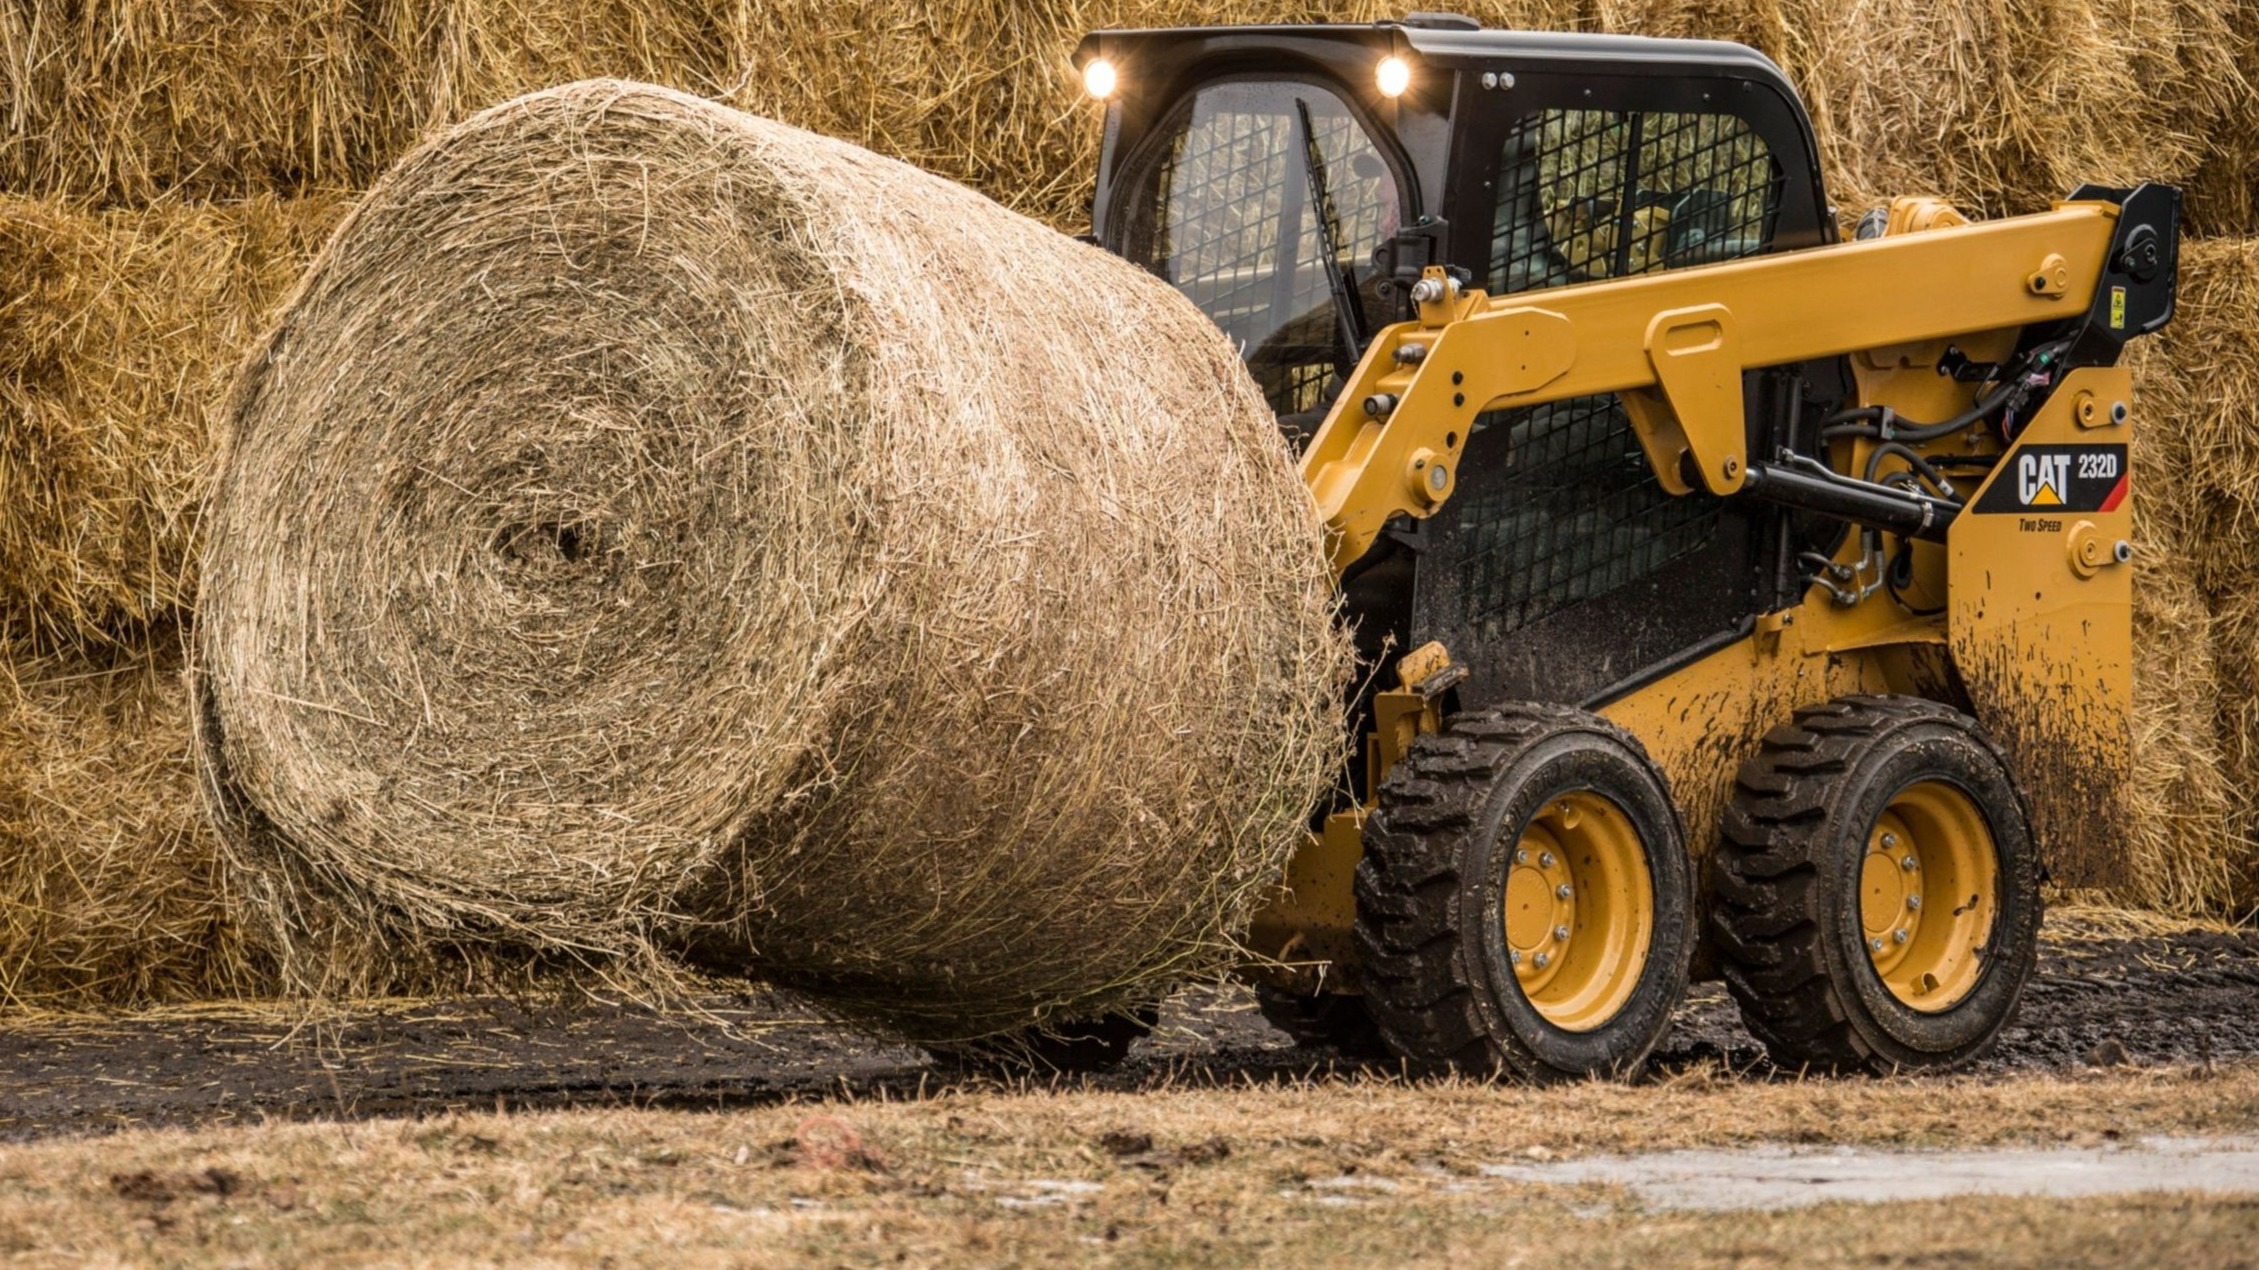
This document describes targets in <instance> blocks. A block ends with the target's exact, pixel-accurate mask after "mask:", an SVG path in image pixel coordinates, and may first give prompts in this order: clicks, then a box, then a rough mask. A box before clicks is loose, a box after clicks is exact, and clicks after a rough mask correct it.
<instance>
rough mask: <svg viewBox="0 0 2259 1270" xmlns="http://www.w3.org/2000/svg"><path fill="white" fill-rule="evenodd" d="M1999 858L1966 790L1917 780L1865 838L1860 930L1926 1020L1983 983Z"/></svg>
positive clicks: (1887, 980) (1880, 969)
mask: <svg viewBox="0 0 2259 1270" xmlns="http://www.w3.org/2000/svg"><path fill="white" fill-rule="evenodd" d="M1999 872H2000V855H1999V851H1998V849H1997V848H1996V847H1995V846H1994V845H1993V841H1992V827H1991V826H1990V825H1989V824H1987V823H1986V822H1985V818H1984V812H1983V811H1982V810H1980V809H1979V808H1978V807H1977V804H1976V802H1975V800H1973V799H1971V798H1970V797H1969V795H1968V794H1967V793H1965V792H1964V791H1963V790H1962V789H1961V788H1960V787H1959V786H1957V785H1950V784H1947V783H1946V782H1944V781H1918V782H1916V783H1915V784H1912V785H1909V786H1907V787H1906V788H1905V789H1902V790H1900V791H1899V792H1898V794H1897V796H1896V797H1894V798H1892V799H1891V800H1890V805H1889V806H1887V807H1885V808H1884V809H1883V814H1882V815H1881V816H1879V817H1877V818H1876V820H1875V823H1874V826H1873V827H1872V828H1871V829H1870V830H1869V831H1868V834H1867V854H1866V858H1865V859H1864V860H1862V861H1861V862H1860V866H1859V925H1860V935H1861V937H1862V938H1863V939H1864V940H1865V941H1866V951H1867V955H1868V957H1869V958H1870V959H1871V960H1872V961H1873V962H1874V965H1875V973H1876V974H1878V975H1880V976H1881V977H1882V981H1883V986H1884V987H1887V988H1889V989H1890V992H1891V995H1892V996H1895V997H1897V998H1898V999H1899V1000H1900V1001H1901V1002H1903V1003H1905V1004H1906V1005H1908V1006H1911V1007H1913V1008H1914V1009H1916V1010H1920V1011H1923V1012H1924V1013H1931V1014H1934V1013H1936V1012H1938V1011H1941V1010H1945V1009H1949V1008H1951V1007H1952V1006H1953V1005H1954V1004H1955V1003H1956V1002H1958V1001H1960V1000H1961V998H1963V997H1965V996H1967V995H1969V992H1970V990H1971V989H1973V988H1975V987H1976V986H1977V980H1978V979H1979V978H1981V977H1983V975H1984V958H1985V953H1986V952H1987V945H1988V944H1989V943H1990V942H1991V940H1992V919H1993V916H1994V912H1995V908H1996V901H1995V899H1994V896H1995V894H1996V892H1997V887H1996V885H1995V884H1996V882H1997V881H1998V878H1999Z"/></svg>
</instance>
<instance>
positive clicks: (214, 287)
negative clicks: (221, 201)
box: [0, 197, 343, 650]
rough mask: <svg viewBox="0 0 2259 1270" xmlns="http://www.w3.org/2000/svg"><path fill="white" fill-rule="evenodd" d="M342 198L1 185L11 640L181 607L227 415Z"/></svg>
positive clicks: (125, 631) (103, 629)
mask: <svg viewBox="0 0 2259 1270" xmlns="http://www.w3.org/2000/svg"><path fill="white" fill-rule="evenodd" d="M342 211H343V206H342V204H341V203H340V202H339V201H338V200H335V199H301V200H297V201H294V202H282V201H278V200H276V199H274V198H271V197H261V198H257V199H253V200H251V201H249V202H246V203H243V204H239V205H235V206H232V207H208V206H200V205H187V206H171V205H168V206H165V207H159V208H152V209H147V210H123V211H110V212H90V211H81V210H79V209H75V208H71V207H68V206H57V205H55V204H52V203H47V202H40V201H35V200H30V199H22V198H0V414H4V415H5V417H6V419H7V429H6V432H5V433H4V434H0V637H4V638H5V639H7V640H10V641H13V642H17V643H26V644H28V645H30V646H32V647H37V648H41V649H59V650H91V649H114V648H119V647H125V648H135V647H139V646H141V644H142V643H143V634H144V632H145V631H147V630H148V628H149V627H150V626H151V625H152V624H156V625H162V626H168V627H169V626H170V625H171V624H172V623H173V622H175V621H176V620H177V618H178V616H179V615H180V613H181V612H182V611H183V610H184V609H185V608H186V607H187V606H188V604H189V603H190V602H191V601H192V599H193V597H194V595H195V579H194V576H193V570H192V568H191V566H192V564H193V561H194V555H195V552H194V546H193V540H192V529H193V524H194V521H195V517H196V510H197V503H198V500H199V498H200V496H201V494H202V491H203V483H202V479H201V478H202V470H203V468H204V466H205V465H206V463H207V462H208V460H209V458H210V455H211V435H212V434H211V429H210V421H209V418H208V415H209V413H210V409H211V407H212V406H214V405H216V404H217V400H218V398H219V397H220V395H221V393H222V391H223V390H224V388H225V386H226V384H227V381H228V379H229V378H230V377H231V376H232V375H233V374H234V371H235V367H236V364H237V362H238V361H239V360H241V358H242V356H243V354H244V352H245V351H246V350H247V349H249V348H250V347H251V344H252V341H253V340H254V339H255V338H256V336H257V335H258V333H259V329H260V324H261V323H262V321H263V320H264V318H265V316H266V313H267V312H268V310H269V309H270V308H271V306H272V305H273V304H274V303H275V302H276V301H278V300H280V299H281V298H282V297H283V296H284V295H285V294H287V293H288V291H289V289H290V287H291V285H292V284H293V283H295V282H296V281H297V279H298V275H299V274H300V273H301V272H302V271H303V270H304V269H305V265H306V260H307V259H308V257H310V256H311V255H312V254H313V251H314V249H315V248H316V247H318V246H319V245H320V244H321V242H322V239H323V238H324V237H326V236H327V235H328V232H329V229H330V227H331V226H332V225H333V224H334V223H335V222H336V219H337V217H338V215H339V214H340V213H341V212H342Z"/></svg>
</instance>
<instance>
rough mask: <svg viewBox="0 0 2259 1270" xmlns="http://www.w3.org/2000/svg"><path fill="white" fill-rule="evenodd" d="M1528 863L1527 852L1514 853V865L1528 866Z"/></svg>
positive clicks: (1528, 855) (1528, 854)
mask: <svg viewBox="0 0 2259 1270" xmlns="http://www.w3.org/2000/svg"><path fill="white" fill-rule="evenodd" d="M1529 862H1530V853H1529V852H1527V851H1516V852H1515V853H1514V863H1516V864H1528V863H1529Z"/></svg>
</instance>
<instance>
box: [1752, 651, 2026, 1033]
mask: <svg viewBox="0 0 2259 1270" xmlns="http://www.w3.org/2000/svg"><path fill="white" fill-rule="evenodd" d="M1938 779H1942V780H1946V781H1950V782H1952V783H1954V784H1957V785H1959V786H1960V787H1961V788H1962V789H1963V790H1964V791H1965V792H1967V793H1968V794H1970V795H1971V796H1972V797H1973V798H1974V800H1975V802H1976V804H1977V806H1978V808H1979V809H1980V810H1981V811H1982V813H1983V814H1984V817H1985V821H1986V823H1987V825H1988V826H1989V827H1990V828H1991V830H1992V837H1993V844H1994V848H1995V851H1996V854H1997V856H1998V865H1999V871H1998V878H1999V893H1998V895H1997V896H1996V897H1995V902H1996V903H1997V905H1998V908H1997V910H1996V912H1997V915H1996V917H1995V918H1994V924H1993V935H1992V940H1991V943H1990V945H1989V946H1990V947H1992V948H1994V949H1996V950H1998V951H1997V952H1996V953H1995V955H1993V956H1991V957H1990V958H1989V960H1988V963H1987V965H1986V967H1985V970H1984V974H1983V977H1982V978H1980V979H1979V980H1978V981H1977V984H1976V986H1975V987H1973V988H1972V989H1970V991H1969V994H1968V995H1967V996H1965V997H1963V998H1962V999H1961V1000H1960V1001H1959V1002H1958V1003H1957V1004H1955V1005H1954V1006H1953V1007H1952V1008H1950V1009H1947V1010H1944V1011H1941V1012H1938V1013H1935V1014H1926V1013H1923V1012H1921V1011H1918V1010H1915V1009H1912V1008H1911V1007H1909V1006H1907V1005H1905V1004H1904V1003H1902V1002H1900V1001H1899V1000H1898V998H1897V997H1896V996H1894V995H1893V994H1892V993H1891V992H1890V990H1889V989H1888V988H1887V987H1885V986H1884V985H1883V982H1882V977H1881V976H1880V975H1878V974H1876V973H1875V970H1874V965H1873V962H1872V961H1871V960H1869V957H1868V954H1867V950H1866V946H1865V944H1864V937H1863V935H1862V932H1861V927H1860V916H1859V868H1860V863H1861V860H1862V857H1863V856H1864V854H1865V852H1866V844H1867V834H1868V831H1869V829H1870V828H1871V827H1872V825H1873V824H1874V821H1875V819H1876V818H1877V817H1878V816H1880V815H1881V814H1882V811H1883V809H1884V808H1885V807H1886V806H1888V805H1889V803H1890V800H1891V799H1892V798H1893V797H1894V796H1895V795H1896V794H1897V793H1898V791H1899V790H1902V789H1904V788H1905V787H1906V786H1908V785H1910V784H1912V783H1914V782H1915V781H1919V780H1938ZM2040 876H2041V869H2040V862H2039V854H2038V851H2037V849H2036V847H2035V846H2034V844H2033V842H2032V835H2031V820H2030V815H2029V812H2028V810H2027V809H2026V807H2025V804H2024V800H2023V797H2022V795H2021V793H2020V792H2019V791H2018V790H2017V788H2016V784H2015V781H2014V779H2013V778H2012V777H2011V776H2010V774H2009V770H2008V763H2007V759H2006V758H2005V756H2003V755H2002V754H2001V752H2000V749H1999V747H1997V746H1995V745H1994V744H1993V743H1992V741H1991V739H1990V738H1988V737H1987V736H1986V735H1985V733H1984V730H1983V728H1982V727H1980V726H1979V725H1978V724H1977V721H1976V720H1974V719H1972V718H1970V717H1969V716H1967V715H1965V714H1963V713H1961V712H1960V711H1958V710H1954V709H1952V708H1950V707H1947V706H1943V705H1939V704H1937V703H1936V702H1932V701H1926V700H1923V699H1921V698H1919V697H1899V696H1856V697H1844V698H1841V699H1839V700H1836V701H1832V702H1829V703H1828V704H1826V705H1822V706H1811V707H1807V708H1805V709H1802V710H1799V711H1797V712H1796V719H1795V722H1794V723H1789V724H1783V725H1782V726H1780V727H1777V728H1775V729H1773V730H1772V731H1771V732H1769V733H1767V734H1766V736H1765V739H1764V743H1763V746H1762V748H1760V749H1759V751H1758V753H1757V755H1756V757H1754V758H1752V759H1750V760H1749V761H1748V762H1746V763H1744V764H1743V765H1742V768H1741V771H1740V773H1739V775H1738V776H1737V777H1736V779H1735V784H1734V796H1733V801H1732V802H1731V804H1730V805H1729V806H1728V808H1727V811H1726V817H1725V824H1724V832H1723V834H1722V841H1721V842H1720V844H1719V847H1718V855H1717V858H1716V860H1715V862H1714V867H1713V868H1712V870H1711V887H1712V893H1713V899H1714V901H1715V902H1714V903H1713V904H1712V906H1711V911H1710V923H1711V930H1712V932H1713V933H1714V934H1715V935H1716V937H1717V942H1718V949H1719V954H1720V959H1721V963H1722V965H1721V968H1722V970H1723V971H1724V973H1725V979H1726V985H1727V986H1728V987H1729V988H1730V989H1731V990H1732V992H1733V995H1734V999H1735V1001H1736V1002H1738V1003H1739V1004H1740V1006H1741V1017H1742V1020H1743V1022H1744V1023H1745V1024H1747V1026H1748V1028H1749V1030H1750V1032H1751V1033H1753V1034H1754V1035H1755V1036H1756V1037H1757V1039H1758V1040H1759V1041H1762V1042H1763V1043H1764V1046H1765V1049H1766V1052H1767V1053H1769V1054H1770V1055H1771V1056H1772V1059H1773V1063H1774V1064H1775V1065H1776V1066H1779V1067H1787V1068H1800V1067H1812V1068H1823V1069H1831V1070H1841V1069H1852V1068H1862V1067H1863V1068H1867V1069H1869V1070H1873V1071H1884V1072H1887V1071H1894V1070H1905V1069H1915V1068H1936V1067H1951V1066H1955V1065H1958V1064H1962V1063H1966V1062H1968V1061H1970V1060H1972V1059H1974V1058H1976V1057H1977V1056H1979V1055H1981V1054H1982V1053H1984V1051H1985V1050H1986V1049H1988V1048H1990V1046H1991V1045H1992V1043H1993V1042H1994V1041H1995V1040H1996V1039H1997V1038H1998V1037H1999V1035H2000V1030H2001V1029H2002V1028H2004V1027H2006V1026H2007V1024H2008V1020H2009V1019H2010V1018H2011V1017H2013V1015H2014V1014H2015V1010H2016V1003H2017V1001H2018V1000H2019V999H2020V998H2021V997H2022V996H2023V991H2024V984H2025V982H2026V981H2027V980H2028V979H2029V978H2030V977H2031V971H2032V965H2033V962H2034V960H2035V959H2036V958H2037V956H2038V951H2039V922H2040V909H2041V900H2040V894H2039V885H2040Z"/></svg>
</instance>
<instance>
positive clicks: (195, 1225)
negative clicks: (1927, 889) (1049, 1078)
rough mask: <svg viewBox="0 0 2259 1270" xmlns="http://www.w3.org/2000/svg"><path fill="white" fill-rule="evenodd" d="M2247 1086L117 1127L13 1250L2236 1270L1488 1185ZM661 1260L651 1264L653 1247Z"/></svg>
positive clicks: (44, 1172)
mask: <svg viewBox="0 0 2259 1270" xmlns="http://www.w3.org/2000/svg"><path fill="white" fill-rule="evenodd" d="M2255 1127H2259V1069H2255V1068H2252V1067H2248V1066H2245V1067H2232V1068H2224V1069H2220V1070H2218V1071H2216V1072H2212V1073H2209V1074H2205V1073H2197V1072H2145V1073H2112V1074H2099V1073H2098V1074H2092V1075H2088V1076H2084V1077H2072V1078H2061V1077H2035V1078H2018V1079H2012V1080H2007V1081H2001V1080H1976V1079H1955V1080H1921V1081H1882V1080H1873V1081H1853V1082H1818V1083H1813V1084H1761V1085H1748V1084H1743V1083H1741V1082H1737V1081H1733V1080H1722V1079H1718V1078H1716V1077H1715V1076H1714V1075H1710V1074H1704V1073H1695V1074H1692V1075H1690V1076H1688V1077H1686V1078H1684V1079H1681V1080H1679V1081H1676V1082H1673V1083H1670V1084H1666V1085H1662V1086H1653V1087H1646V1088H1625V1087H1622V1086H1614V1085H1581V1086H1571V1087H1566V1088H1555V1089H1543V1090H1515V1091H1512V1092H1510V1093H1509V1092H1502V1091H1500V1090H1498V1089H1495V1088H1490V1087H1479V1086H1467V1085H1452V1084H1446V1085H1420V1086H1412V1087H1406V1086H1400V1085H1391V1084H1385V1083H1374V1082H1358V1083H1332V1082H1321V1083H1318V1084H1313V1085H1303V1086H1280V1087H1258V1088H1241V1089H1230V1090H1214V1089H1209V1090H1176V1091H1163V1092H1158V1093H1137V1094H1098V1093H1081V1092H1042V1091H1035V1092H1025V1093H1009V1092H951V1093H944V1094H941V1095H940V1096H937V1097H934V1098H932V1099H927V1100H920V1101H915V1102H908V1103H902V1102H892V1103H888V1102H846V1103H842V1102H833V1103H826V1104H818V1105H806V1104H802V1105H790V1106H780V1107H773V1108H769V1109H764V1110H759V1111H751V1112H743V1113H732V1114H695V1113H661V1112H638V1111H629V1110H621V1111H612V1112H595V1113H587V1112H582V1113H557V1114H538V1115H523V1116H502V1115H461V1116H449V1117H445V1118H440V1119H436V1120H423V1121H393V1122H376V1123H342V1124H306V1125H287V1126H254V1127H246V1128H231V1129H212V1130H195V1131H185V1132H183V1131H158V1132H150V1131H134V1132H125V1133H119V1134H116V1135H113V1136H107V1137H98V1138H87V1139H66V1140H53V1141H47V1142H42V1143H38V1144H34V1145H28V1146H18V1147H12V1148H0V1249H5V1250H6V1251H7V1252H9V1253H10V1254H12V1255H13V1256H15V1257H16V1258H18V1259H22V1260H26V1261H28V1262H31V1263H33V1264H42V1263H49V1262H53V1263H62V1262H70V1263H81V1262H85V1261H90V1260H91V1261H107V1260H111V1259H131V1260H144V1259H148V1260H161V1261H166V1262H183V1263H195V1264H203V1263H218V1262H226V1263H230V1264H245V1263H256V1264H264V1263H269V1262H279V1263H305V1262H314V1261H322V1262H329V1261H338V1260H349V1261H355V1262H379V1263H381V1262H389V1261H394V1260H401V1259H407V1260H417V1261H441V1262H471V1261H478V1262H484V1261H496V1260H511V1261H514V1260H521V1259H529V1258H530V1259H539V1260H543V1261H552V1260H554V1261H562V1262H567V1263H573V1264H580V1263H596V1262H601V1261H606V1260H608V1259H612V1258H618V1259H622V1260H628V1261H636V1262H641V1261H650V1260H653V1259H654V1258H655V1257H658V1256H664V1257H665V1258H666V1259H667V1260H668V1261H669V1262H670V1263H673V1264H695V1265H706V1264H729V1265H746V1264H802V1263H805V1262H808V1261H820V1262H823V1263H826V1264H832V1263H842V1262H852V1263H864V1262H882V1261H883V1262H890V1263H900V1264H911V1265H932V1266H962V1265H997V1264H1034V1263H1039V1262H1040V1263H1053V1262H1057V1261H1061V1260H1068V1259H1072V1260H1076V1261H1087V1262H1095V1263H1102V1264H1129V1265H1184V1264H1196V1265H1237V1264H1251V1263H1263V1264H1277V1263H1280V1262H1288V1263H1293V1264H1312V1265H1322V1266H1358V1265H1371V1264H1388V1265H1402V1264H1437V1265H1444V1264H1452V1265H1463V1264H1470V1263H1476V1264H1512V1262H1511V1261H1510V1260H1508V1259H1509V1258H1512V1257H1519V1258H1522V1259H1523V1260H1524V1261H1525V1262H1528V1263H1535V1264H1543V1265H1563V1264H1566V1265H1640V1264H1665V1263H1667V1264H1673V1265H1688V1264H1699V1265H1712V1264H1716V1265H1728V1264H1731V1265H1747V1264H1752V1263H1756V1264H1800V1265H1803V1264H1843V1263H1849V1264H1872V1263H1873V1259H1874V1257H1875V1254H1876V1251H1877V1249H1878V1248H1882V1249H1887V1250H1888V1252H1889V1254H1890V1256H1891V1257H1892V1258H1894V1259H1898V1258H1903V1259H1905V1260H1908V1261H1914V1262H1926V1261H1941V1262H1959V1261H1969V1260H1983V1261H1987V1262H1998V1261H2000V1260H2002V1259H2007V1260H2010V1261H2013V1262H2014V1263H2016V1264H2030V1265H2061V1264H2092V1263H2097V1262H2103V1261H2108V1262H2112V1263H2118V1262H2124V1261H2129V1260H2130V1261H2136V1262H2140V1263H2143V1264H2173V1265H2190V1266H2197V1265H2215V1264H2216V1265H2227V1264H2237V1263H2238V1262H2239V1259H2240V1258H2244V1257H2247V1256H2248V1249H2249V1247H2250V1243H2251V1240H2252V1238H2253V1235H2254V1234H2255V1233H2259V1209H2255V1208H2254V1207H2253V1206H2252V1205H2251V1204H2250V1203H2248V1202H2242V1201H2235V1200H2207V1199H2205V1198H2203V1197H2201V1196H2197V1195H2191V1194H2187V1193H2180V1194H2166V1195H2150V1196H2140V1197H2115V1198H2083V1199H2079V1200H2075V1201H2046V1200H2004V1199H1984V1200H1978V1199H1965V1200H1955V1201H1949V1202H1943V1203H1923V1204H1901V1205H1892V1206H1889V1207H1863V1206H1855V1205H1831V1206H1828V1207H1825V1208H1821V1209H1813V1210H1804V1211H1801V1212H1790V1213H1771V1214H1763V1213H1761V1214H1747V1213H1741V1214H1719V1215H1702V1214H1672V1213H1663V1214H1652V1213H1647V1212H1644V1211H1642V1210H1641V1209H1640V1208H1639V1207H1638V1206H1637V1205H1636V1204H1635V1203H1632V1202H1630V1201H1628V1200H1627V1198H1626V1197H1625V1196H1624V1195H1623V1194H1622V1193H1621V1192H1616V1191H1612V1190H1610V1189H1608V1188H1604V1187H1597V1186H1583V1187H1577V1188H1573V1189H1549V1188H1543V1187H1532V1186H1529V1185H1527V1184H1520V1183H1508V1182H1503V1181H1499V1180H1496V1179H1491V1178H1487V1177H1485V1176H1484V1175H1483V1174H1482V1173H1481V1172H1480V1167H1481V1166H1482V1165H1484V1164H1492V1163H1502V1162H1509V1161H1511V1162H1515V1163H1526V1162H1527V1161H1528V1160H1530V1159H1531V1158H1533V1157H1536V1158H1549V1157H1560V1156H1564V1155H1575V1154H1583V1153H1590V1152H1600V1151H1623V1150H1648V1149H1663V1148H1672V1147H1690V1146H1719V1145H1733V1144H1739V1143H1758V1142H1792V1143H1829V1142H1834V1143H1865V1144H1874V1145H1884V1146H1892V1147H1924V1146H1943V1145H1987V1144H2011V1145H2027V1144H2030V1145H2038V1144H2047V1145H2052V1144H2059V1143H2077V1144H2089V1145H2091V1144H2097V1143H2100V1142H2103V1141H2106V1140H2115V1139H2120V1138H2129V1139H2130V1138H2132V1137H2135V1136H2138V1135H2142V1134H2154V1133H2171V1134H2248V1133H2250V1132H2252V1131H2253V1129H2254V1128H2255ZM662 1250H663V1251H662Z"/></svg>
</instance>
